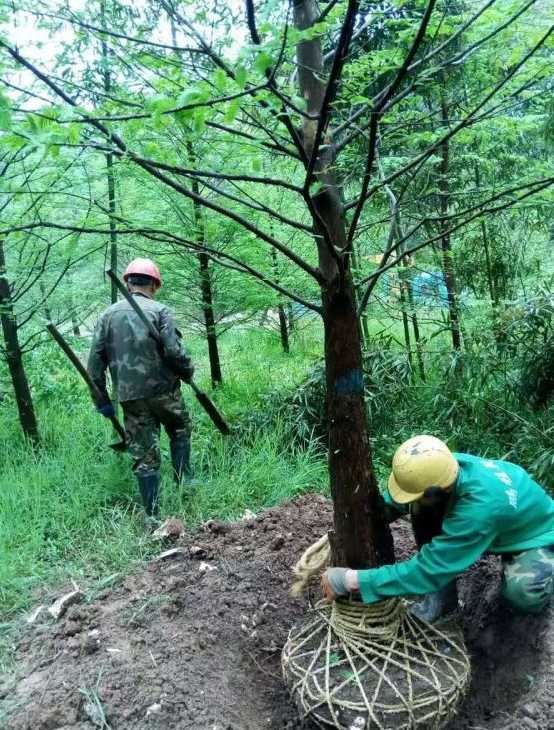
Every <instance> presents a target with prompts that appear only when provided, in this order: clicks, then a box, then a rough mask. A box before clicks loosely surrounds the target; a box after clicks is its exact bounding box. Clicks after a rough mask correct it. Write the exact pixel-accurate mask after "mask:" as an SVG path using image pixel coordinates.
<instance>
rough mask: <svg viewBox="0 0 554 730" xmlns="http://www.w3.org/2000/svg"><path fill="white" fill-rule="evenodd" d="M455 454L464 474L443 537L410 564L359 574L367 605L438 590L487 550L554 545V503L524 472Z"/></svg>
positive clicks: (489, 461)
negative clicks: (391, 597) (386, 599)
mask: <svg viewBox="0 0 554 730" xmlns="http://www.w3.org/2000/svg"><path fill="white" fill-rule="evenodd" d="M454 456H455V457H456V459H457V461H458V463H459V465H460V472H459V475H458V479H457V481H456V485H455V495H454V499H453V500H452V502H451V504H450V506H449V508H448V510H447V512H446V516H445V519H444V522H443V525H442V533H441V534H440V535H439V536H438V537H435V538H434V539H433V540H432V541H431V542H430V543H428V544H427V545H424V546H423V547H422V548H421V550H420V551H419V552H418V553H417V554H416V555H414V556H413V557H412V558H410V559H409V560H405V561H404V562H402V563H395V564H394V565H384V566H383V567H381V568H374V569H372V570H359V571H358V577H359V581H360V591H361V594H362V599H363V601H364V602H365V603H374V602H375V601H379V600H382V599H384V598H388V597H390V596H404V595H422V594H425V593H431V592H433V591H438V590H439V589H440V588H443V587H444V586H446V585H447V584H448V583H450V581H452V580H453V579H454V578H455V577H456V576H458V575H460V573H462V572H463V571H464V570H466V569H467V568H469V567H470V566H471V565H473V563H475V562H476V561H477V560H478V559H479V558H480V557H481V556H482V555H483V553H485V552H486V551H489V552H492V553H499V554H502V553H517V552H521V551H523V550H530V549H531V548H538V547H545V546H547V545H554V500H552V498H551V497H550V496H549V495H548V494H547V493H546V492H545V491H544V489H543V488H542V487H540V486H539V485H538V484H537V483H536V482H535V481H533V479H531V477H530V476H529V475H528V474H527V472H526V471H525V470H524V469H522V468H521V467H520V466H517V465H516V464H511V463H509V462H507V461H494V460H491V459H482V458H479V457H477V456H470V455H469V454H454ZM389 498H390V495H389Z"/></svg>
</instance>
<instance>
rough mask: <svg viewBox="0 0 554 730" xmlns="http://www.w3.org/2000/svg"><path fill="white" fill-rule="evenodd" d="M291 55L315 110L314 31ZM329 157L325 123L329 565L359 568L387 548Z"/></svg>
mask: <svg viewBox="0 0 554 730" xmlns="http://www.w3.org/2000/svg"><path fill="white" fill-rule="evenodd" d="M317 17H318V9H317V4H316V2H315V0H294V20H295V24H296V27H297V28H298V29H299V30H304V29H306V28H309V27H311V26H312V25H313V24H314V22H315V21H316V19H317ZM297 60H298V79H299V84H300V93H301V96H302V97H303V98H304V99H305V100H306V106H307V112H308V113H309V114H318V113H319V112H320V110H321V106H322V101H323V97H324V93H325V85H324V83H323V81H322V78H323V77H324V69H323V57H322V50H321V42H320V40H319V38H317V37H316V38H313V39H310V40H303V41H301V42H300V43H299V44H298V47H297ZM316 125H317V122H315V121H313V120H309V119H306V120H305V123H304V128H303V144H304V149H305V151H306V155H307V157H308V158H310V156H311V153H312V150H313V145H314V138H315V134H316ZM334 161H335V148H334V145H333V141H332V137H331V134H330V131H329V130H327V133H326V136H325V143H324V145H323V146H322V147H320V151H319V155H318V159H317V162H316V166H315V179H316V180H317V182H318V183H319V184H320V185H321V189H320V191H319V193H318V194H317V195H315V196H314V197H313V202H314V206H315V213H314V215H313V218H314V232H315V233H316V234H317V238H316V242H317V247H318V254H319V269H320V271H321V273H322V275H323V276H324V278H325V284H324V285H323V286H322V303H323V322H324V331H325V367H326V386H327V416H328V421H329V474H330V483H331V494H332V496H333V503H334V535H333V536H332V547H333V556H332V560H333V563H334V564H335V565H345V566H350V567H352V568H366V567H374V566H377V565H382V564H384V563H390V562H393V561H394V551H393V546H392V538H391V534H390V530H389V528H388V525H387V523H386V520H385V517H384V514H383V508H382V506H381V503H380V500H379V490H378V487H377V480H376V478H375V472H374V470H373V466H372V461H371V453H370V448H369V438H368V424H367V412H366V407H365V401H364V383H363V372H362V348H361V338H360V321H359V318H358V315H357V310H356V301H355V294H354V287H353V283H352V277H351V273H350V264H349V257H348V256H345V255H344V254H339V253H338V252H339V251H340V249H342V248H343V247H344V246H345V243H346V234H345V228H344V215H343V212H344V211H343V207H342V203H341V199H340V193H339V188H338V186H337V181H336V179H335V172H334V164H333V163H334ZM325 236H327V237H328V240H327V241H325V240H324V238H325Z"/></svg>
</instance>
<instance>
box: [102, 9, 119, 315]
mask: <svg viewBox="0 0 554 730" xmlns="http://www.w3.org/2000/svg"><path fill="white" fill-rule="evenodd" d="M100 18H101V25H102V28H105V27H106V2H105V0H101V1H100ZM101 49H102V53H101V55H102V78H103V81H104V92H105V93H106V94H109V93H110V90H111V88H112V80H111V76H110V57H109V51H108V45H107V43H106V41H105V40H102V41H101ZM106 172H107V178H108V211H109V216H110V268H111V270H112V271H114V272H116V273H117V231H116V227H115V181H114V173H113V155H112V153H111V152H106ZM110 299H111V302H112V304H115V302H117V286H116V285H115V283H114V282H113V281H112V286H111V297H110Z"/></svg>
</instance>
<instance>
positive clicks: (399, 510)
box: [380, 489, 410, 525]
mask: <svg viewBox="0 0 554 730" xmlns="http://www.w3.org/2000/svg"><path fill="white" fill-rule="evenodd" d="M380 496H381V499H382V500H383V503H384V504H383V509H384V512H385V518H386V520H387V523H388V524H389V525H390V523H391V522H395V520H398V519H399V518H400V517H405V516H406V515H408V514H409V513H410V508H409V506H408V505H407V504H398V502H395V501H394V499H393V498H392V497H391V496H390V493H389V490H388V489H385V491H384V492H383V493H382V494H381V495H380Z"/></svg>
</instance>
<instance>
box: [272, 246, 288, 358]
mask: <svg viewBox="0 0 554 730" xmlns="http://www.w3.org/2000/svg"><path fill="white" fill-rule="evenodd" d="M271 261H272V267H273V278H274V279H275V281H276V282H277V284H278V283H279V272H278V268H277V251H276V250H275V249H274V248H272V249H271ZM277 313H278V315H279V333H280V335H281V347H282V348H283V352H286V353H287V354H288V353H289V352H290V345H289V328H288V323H287V315H286V314H285V307H284V306H283V304H282V303H281V302H280V303H279V304H278V306H277Z"/></svg>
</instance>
